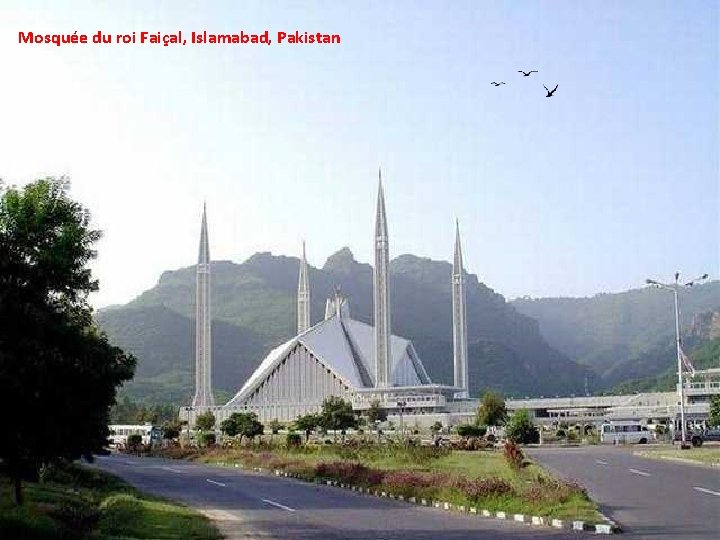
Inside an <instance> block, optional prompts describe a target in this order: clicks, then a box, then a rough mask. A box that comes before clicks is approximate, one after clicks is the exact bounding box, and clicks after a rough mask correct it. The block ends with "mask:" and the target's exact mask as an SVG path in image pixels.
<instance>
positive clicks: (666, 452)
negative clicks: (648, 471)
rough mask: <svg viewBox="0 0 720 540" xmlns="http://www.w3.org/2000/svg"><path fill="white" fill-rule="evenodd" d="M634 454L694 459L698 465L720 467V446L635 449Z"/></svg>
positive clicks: (661, 457)
mask: <svg viewBox="0 0 720 540" xmlns="http://www.w3.org/2000/svg"><path fill="white" fill-rule="evenodd" d="M635 455H638V456H642V457H646V458H653V459H682V460H685V461H695V462H697V463H698V464H700V465H712V466H714V467H720V446H703V447H702V448H693V449H692V451H691V452H688V451H687V450H681V449H680V448H653V449H650V450H639V451H636V452H635Z"/></svg>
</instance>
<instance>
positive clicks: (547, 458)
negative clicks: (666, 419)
mask: <svg viewBox="0 0 720 540" xmlns="http://www.w3.org/2000/svg"><path fill="white" fill-rule="evenodd" d="M688 452H692V450H688ZM528 453H529V455H530V456H532V457H533V458H534V459H535V460H537V461H539V462H540V463H542V464H543V465H545V467H546V468H548V469H550V470H552V471H554V472H555V473H556V474H559V475H561V476H563V477H565V478H568V479H574V480H577V481H578V482H579V483H580V484H582V485H583V486H585V487H586V488H587V489H588V492H589V494H590V496H591V497H592V498H593V499H594V500H595V501H596V502H597V503H598V504H599V505H600V507H601V510H602V511H603V512H604V513H605V514H606V515H608V516H609V517H610V518H611V519H614V520H615V521H617V522H618V523H619V524H620V525H621V526H622V528H623V530H624V531H626V532H627V533H629V534H626V535H624V538H628V537H629V538H633V539H635V538H638V539H650V538H651V539H657V540H666V539H680V538H688V539H690V538H692V539H698V540H702V539H707V540H710V539H712V540H718V539H720V470H718V469H710V468H704V467H698V466H695V465H688V464H684V463H678V462H672V461H664V460H654V459H646V458H641V457H638V456H634V455H632V450H629V449H627V448H616V447H607V446H595V447H586V448H537V449H532V450H528Z"/></svg>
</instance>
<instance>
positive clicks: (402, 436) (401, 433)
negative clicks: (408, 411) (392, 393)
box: [397, 401, 407, 440]
mask: <svg viewBox="0 0 720 540" xmlns="http://www.w3.org/2000/svg"><path fill="white" fill-rule="evenodd" d="M405 405H407V402H406V401H398V402H397V406H398V407H399V408H400V439H402V440H405V429H404V426H403V408H404V407H405Z"/></svg>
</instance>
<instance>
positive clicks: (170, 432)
mask: <svg viewBox="0 0 720 540" xmlns="http://www.w3.org/2000/svg"><path fill="white" fill-rule="evenodd" d="M181 428H182V426H181V425H180V422H179V421H177V420H174V421H166V422H165V423H164V424H163V425H162V433H163V439H166V440H172V439H177V438H178V437H179V436H180V429H181Z"/></svg>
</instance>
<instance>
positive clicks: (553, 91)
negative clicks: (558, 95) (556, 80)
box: [543, 84, 558, 97]
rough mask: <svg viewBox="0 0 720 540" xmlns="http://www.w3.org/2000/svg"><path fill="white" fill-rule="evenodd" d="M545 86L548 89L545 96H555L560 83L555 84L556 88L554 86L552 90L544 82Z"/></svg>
mask: <svg viewBox="0 0 720 540" xmlns="http://www.w3.org/2000/svg"><path fill="white" fill-rule="evenodd" d="M543 88H544V89H545V90H547V96H545V97H553V94H554V93H555V90H557V88H558V85H557V84H556V85H555V88H553V89H552V91H550V90H549V89H548V87H547V86H545V85H544V84H543Z"/></svg>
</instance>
